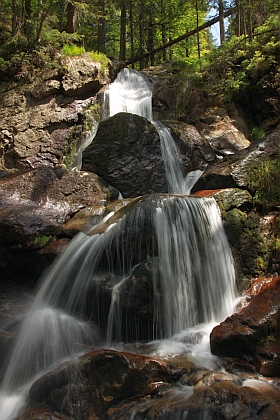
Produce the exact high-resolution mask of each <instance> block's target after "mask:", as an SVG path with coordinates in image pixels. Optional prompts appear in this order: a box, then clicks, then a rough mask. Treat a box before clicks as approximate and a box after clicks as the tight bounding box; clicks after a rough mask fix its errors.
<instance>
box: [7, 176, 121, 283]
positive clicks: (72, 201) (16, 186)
mask: <svg viewBox="0 0 280 420" xmlns="http://www.w3.org/2000/svg"><path fill="white" fill-rule="evenodd" d="M0 189H1V191H0V237H1V239H0V260H1V267H2V281H8V280H9V279H10V280H16V279H17V280H18V281H21V282H27V283H29V284H32V283H33V282H35V281H36V280H37V279H38V277H39V275H40V273H41V271H42V269H43V268H44V267H45V266H46V265H49V264H50V263H51V262H52V260H53V259H54V257H55V256H56V255H57V254H59V253H60V252H61V251H62V250H63V248H64V247H65V246H66V245H67V244H68V241H69V239H67V238H71V237H72V236H73V235H74V234H75V233H77V232H78V231H79V230H85V229H86V228H87V227H88V226H87V225H89V224H91V225H94V224H95V223H97V222H98V221H99V220H100V219H101V218H102V215H103V213H104V211H105V205H106V203H107V201H109V200H110V199H111V198H113V199H114V198H116V197H117V195H118V192H117V191H114V190H113V189H112V188H110V187H108V186H107V185H106V184H105V183H104V181H102V180H100V179H99V178H98V176H97V175H95V174H92V173H87V172H75V171H66V170H63V169H61V168H57V169H53V168H37V169H33V170H30V171H26V172H21V173H17V174H15V175H12V176H7V177H2V178H0ZM82 209H88V210H87V211H88V217H87V218H86V219H85V218H84V219H83V224H82V226H79V229H77V228H76V229H74V228H73V226H72V229H69V226H68V228H66V229H65V230H64V224H65V223H66V222H68V223H69V221H70V220H71V218H72V217H73V216H74V215H75V214H78V213H79V211H81V210H82ZM8 247H9V248H8ZM43 248H44V251H43Z"/></svg>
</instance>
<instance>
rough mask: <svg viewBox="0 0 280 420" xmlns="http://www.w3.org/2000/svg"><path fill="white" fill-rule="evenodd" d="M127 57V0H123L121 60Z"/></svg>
mask: <svg viewBox="0 0 280 420" xmlns="http://www.w3.org/2000/svg"><path fill="white" fill-rule="evenodd" d="M125 58H126V0H121V24H120V61H125Z"/></svg>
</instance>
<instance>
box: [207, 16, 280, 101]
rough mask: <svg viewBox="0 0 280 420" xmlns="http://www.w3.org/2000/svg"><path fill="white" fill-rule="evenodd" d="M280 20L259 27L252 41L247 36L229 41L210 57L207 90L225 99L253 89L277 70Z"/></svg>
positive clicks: (269, 21) (233, 37) (270, 19)
mask: <svg viewBox="0 0 280 420" xmlns="http://www.w3.org/2000/svg"><path fill="white" fill-rule="evenodd" d="M278 32H279V21H278V19H275V17H274V16H272V17H269V18H268V19H267V21H266V22H265V23H264V24H263V25H262V26H259V27H258V28H257V29H256V30H255V33H254V36H253V38H252V40H251V42H249V40H248V36H245V35H242V36H239V37H237V36H236V35H233V36H231V37H230V39H229V40H228V41H227V42H225V43H223V44H222V45H221V46H220V47H218V48H216V49H215V50H214V51H213V52H211V53H210V54H209V55H208V58H209V64H207V65H206V66H205V67H204V80H205V83H206V85H207V88H206V91H207V93H208V94H209V95H214V96H218V97H220V98H222V99H223V100H229V101H230V100H232V99H233V98H234V97H235V95H236V93H238V92H242V91H244V90H245V89H248V88H249V89H250V87H253V86H255V85H256V83H257V82H258V81H259V80H260V79H262V78H263V77H264V76H266V75H269V74H270V73H271V72H274V71H276V68H277V62H278V57H279V49H280V40H279V36H277V35H278Z"/></svg>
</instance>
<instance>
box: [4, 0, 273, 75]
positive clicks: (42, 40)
mask: <svg viewBox="0 0 280 420" xmlns="http://www.w3.org/2000/svg"><path fill="white" fill-rule="evenodd" d="M1 2H2V7H1V10H0V27H1V32H0V71H1V73H2V74H4V73H5V72H9V73H10V74H13V73H16V72H17V68H18V66H19V65H20V63H21V62H22V60H23V59H24V58H26V55H27V54H30V52H32V51H36V52H37V53H41V55H42V54H50V52H51V51H53V50H58V51H62V49H63V48H64V53H66V54H78V53H82V52H83V51H96V52H99V53H103V54H105V55H106V56H108V57H109V58H110V59H118V60H121V61H124V62H126V63H128V64H130V65H131V66H132V67H135V68H138V69H139V68H140V69H141V68H144V67H147V66H149V65H156V64H159V63H162V62H165V61H167V60H172V61H181V62H185V63H187V64H188V65H190V66H196V67H197V68H201V63H202V62H203V61H205V60H206V61H207V62H209V60H210V61H211V54H212V53H213V51H215V50H216V49H217V45H215V42H214V40H213V36H212V32H211V30H210V28H211V25H212V24H213V23H215V22H217V23H218V25H219V44H220V45H221V46H222V45H223V44H224V43H228V42H231V40H232V39H235V42H238V41H236V38H240V40H241V41H242V40H246V42H247V45H250V43H252V42H253V41H254V38H255V37H259V36H261V33H264V32H269V31H270V32H271V36H272V35H273V36H276V37H277V39H278V40H279V31H280V27H279V12H280V10H279V9H280V5H279V2H275V1H274V0H235V1H234V0H229V1H223V0H159V1H154V0H94V1H93V0H78V1H73V0H71V1H69V0H1ZM210 13H211V17H209V16H210ZM277 31H278V32H277ZM65 46H68V48H65ZM219 48H220V47H219ZM242 48H243V47H242ZM210 53H211V54H210ZM209 54H210V55H209ZM37 58H38V54H37ZM41 58H42V56H41ZM39 61H40V60H39Z"/></svg>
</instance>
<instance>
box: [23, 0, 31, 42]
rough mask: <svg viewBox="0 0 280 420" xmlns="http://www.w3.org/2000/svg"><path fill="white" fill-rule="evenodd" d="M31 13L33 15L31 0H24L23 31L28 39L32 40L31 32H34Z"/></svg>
mask: <svg viewBox="0 0 280 420" xmlns="http://www.w3.org/2000/svg"><path fill="white" fill-rule="evenodd" d="M31 15H32V8H31V0H25V1H24V19H23V33H24V35H25V36H26V38H27V39H28V40H30V37H31V32H32V25H31Z"/></svg>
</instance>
